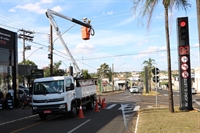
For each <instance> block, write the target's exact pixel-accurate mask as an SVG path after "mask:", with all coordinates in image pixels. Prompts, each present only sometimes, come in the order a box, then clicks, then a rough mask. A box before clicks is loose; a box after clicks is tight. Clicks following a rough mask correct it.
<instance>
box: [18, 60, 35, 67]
mask: <svg viewBox="0 0 200 133" xmlns="http://www.w3.org/2000/svg"><path fill="white" fill-rule="evenodd" d="M19 64H20V65H31V66H36V64H35V63H34V62H33V61H30V60H25V63H24V62H23V61H22V62H20V63H19Z"/></svg>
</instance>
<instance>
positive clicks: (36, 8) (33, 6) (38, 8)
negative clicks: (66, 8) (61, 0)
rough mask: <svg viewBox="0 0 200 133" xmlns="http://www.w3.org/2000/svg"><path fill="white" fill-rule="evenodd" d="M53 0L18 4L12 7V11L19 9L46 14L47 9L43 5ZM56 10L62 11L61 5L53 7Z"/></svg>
mask: <svg viewBox="0 0 200 133" xmlns="http://www.w3.org/2000/svg"><path fill="white" fill-rule="evenodd" d="M52 2H53V1H52V0H41V1H40V2H36V3H28V4H25V5H17V6H16V7H14V8H12V9H10V10H9V11H10V12H16V10H17V9H23V10H27V11H29V12H35V13H37V14H44V12H45V11H46V9H43V8H42V6H43V5H45V4H48V3H52ZM52 9H53V10H54V11H57V12H60V11H62V8H61V7H60V6H55V7H53V8H52Z"/></svg>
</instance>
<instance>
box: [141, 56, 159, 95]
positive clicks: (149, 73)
mask: <svg viewBox="0 0 200 133" xmlns="http://www.w3.org/2000/svg"><path fill="white" fill-rule="evenodd" d="M142 64H144V65H146V66H147V68H148V80H149V81H150V82H149V83H150V85H149V88H150V91H151V77H152V76H151V70H152V69H153V64H156V63H155V60H154V59H151V58H149V60H145V61H144V62H143V63H142Z"/></svg>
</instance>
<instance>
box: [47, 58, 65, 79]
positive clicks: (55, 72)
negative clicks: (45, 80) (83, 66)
mask: <svg viewBox="0 0 200 133" xmlns="http://www.w3.org/2000/svg"><path fill="white" fill-rule="evenodd" d="M61 65H62V61H58V62H55V63H53V75H54V76H63V75H66V72H65V70H63V69H60V66H61ZM43 70H44V77H49V76H50V65H49V66H46V67H44V68H43Z"/></svg>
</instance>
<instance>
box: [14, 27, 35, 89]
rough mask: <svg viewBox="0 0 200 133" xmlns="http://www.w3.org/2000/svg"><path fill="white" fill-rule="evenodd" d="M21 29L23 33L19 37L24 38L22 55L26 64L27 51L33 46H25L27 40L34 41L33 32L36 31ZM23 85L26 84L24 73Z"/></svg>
mask: <svg viewBox="0 0 200 133" xmlns="http://www.w3.org/2000/svg"><path fill="white" fill-rule="evenodd" d="M19 31H20V32H22V34H21V33H20V34H19V35H18V38H20V39H23V55H22V56H23V65H25V61H26V58H25V51H26V50H31V46H25V41H30V42H32V41H33V38H34V36H31V34H34V32H33V31H27V30H24V29H20V30H19ZM23 85H24V86H25V75H23Z"/></svg>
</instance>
